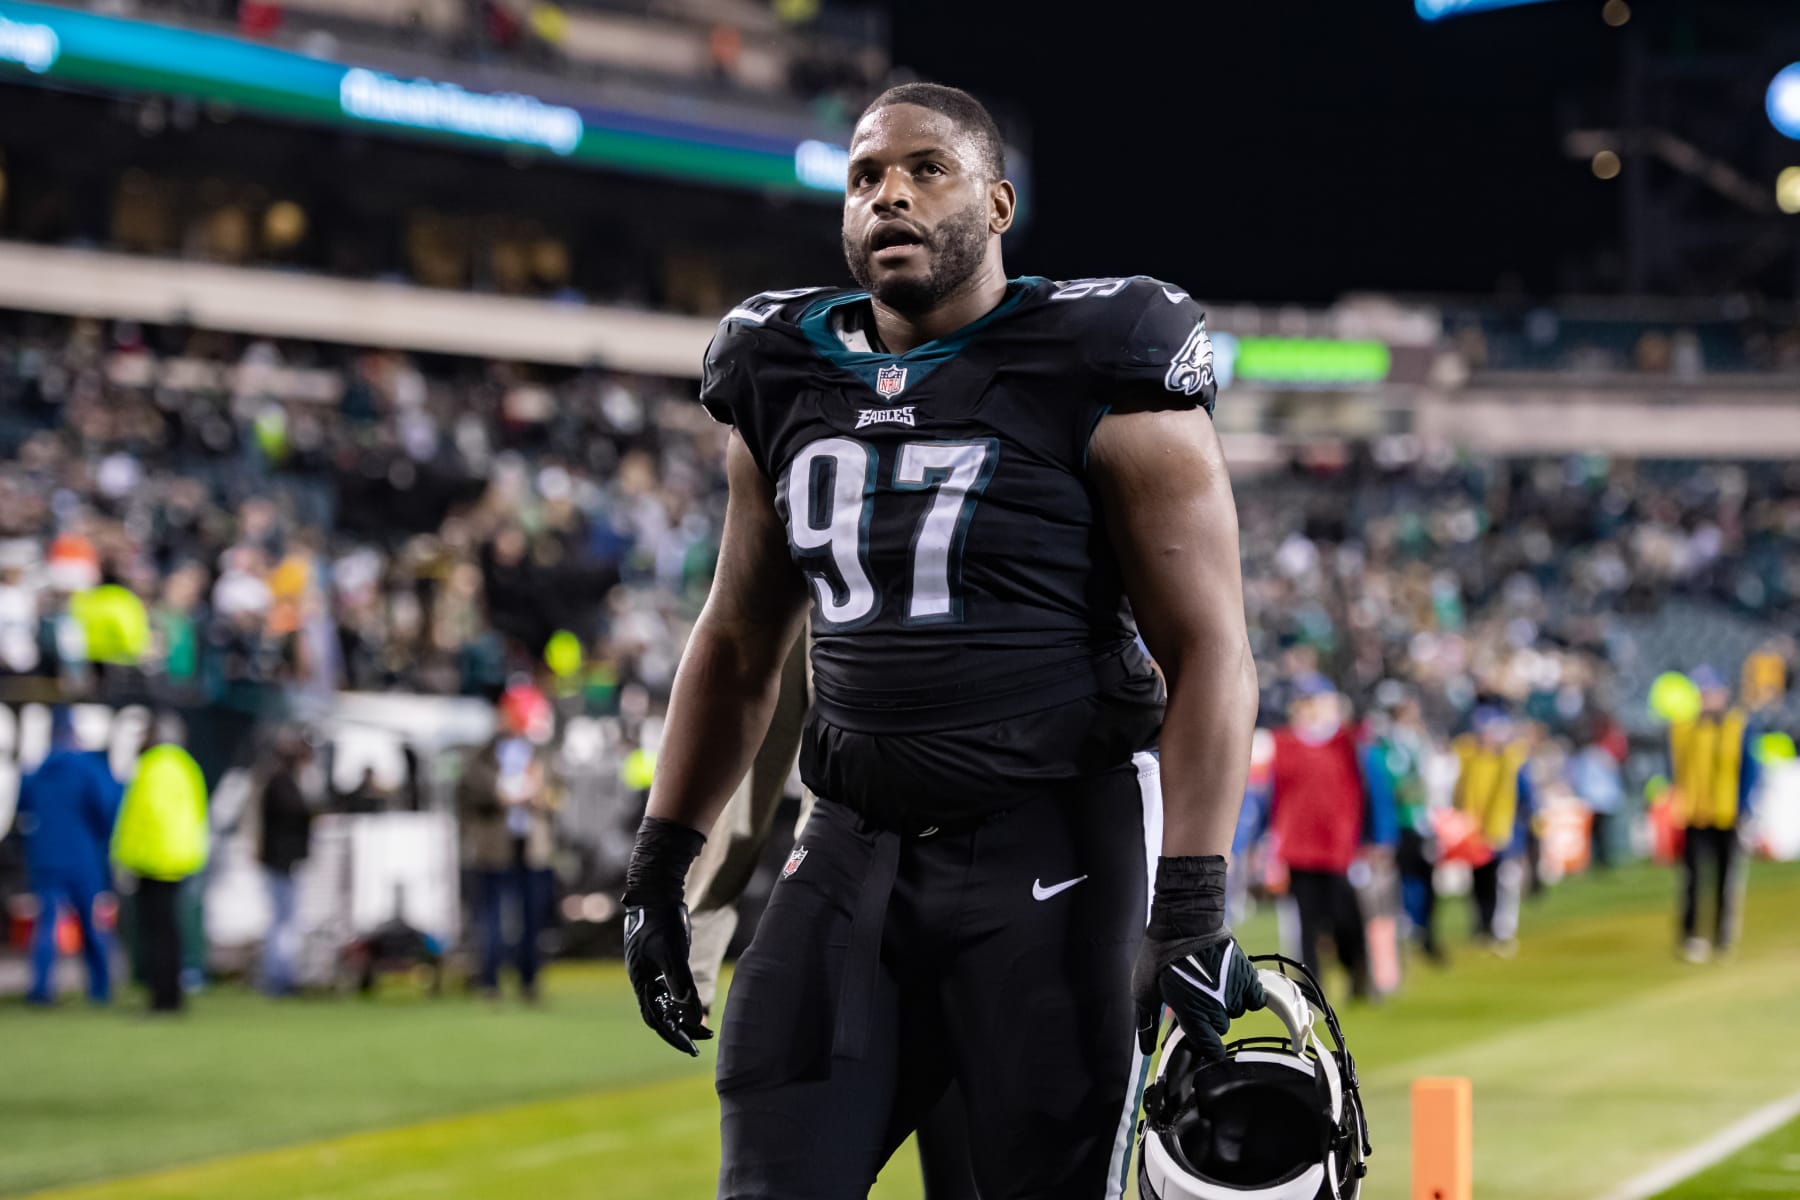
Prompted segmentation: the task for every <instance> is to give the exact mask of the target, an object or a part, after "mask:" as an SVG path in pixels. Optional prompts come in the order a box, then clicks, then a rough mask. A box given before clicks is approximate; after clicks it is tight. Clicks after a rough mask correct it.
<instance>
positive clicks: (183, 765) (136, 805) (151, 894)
mask: <svg viewBox="0 0 1800 1200" xmlns="http://www.w3.org/2000/svg"><path fill="white" fill-rule="evenodd" d="M207 838H208V835H207V827H206V780H205V777H204V776H202V775H201V773H200V765H199V764H198V763H196V762H195V761H194V759H193V756H192V755H190V754H189V753H188V752H187V751H186V750H184V749H182V747H181V729H180V724H179V719H178V718H175V717H174V716H173V715H172V714H164V715H163V716H161V717H159V718H158V719H157V721H156V724H155V727H154V732H153V735H152V740H151V744H150V746H149V747H148V748H147V749H145V751H144V752H143V753H142V754H141V755H139V756H138V761H137V769H136V770H135V771H134V772H133V774H132V777H131V783H130V784H129V785H128V786H127V787H126V789H125V799H124V801H123V803H121V804H120V806H119V819H118V822H117V823H116V824H115V825H114V826H113V838H112V860H113V862H114V863H115V864H117V865H118V866H119V867H121V868H123V869H124V870H126V871H129V872H131V873H132V874H133V875H135V876H137V930H138V938H139V940H140V943H141V945H142V947H143V955H144V973H145V976H146V977H147V981H148V983H149V985H150V1008H151V1010H152V1011H153V1012H178V1011H180V1009H181V1003H182V993H181V927H180V924H179V922H178V921H177V919H176V907H175V901H176V895H177V893H178V892H179V890H180V887H181V881H182V880H184V879H186V878H187V877H188V876H190V875H193V874H194V873H195V872H197V871H199V870H200V869H201V868H202V867H204V866H205V865H206V855H207Z"/></svg>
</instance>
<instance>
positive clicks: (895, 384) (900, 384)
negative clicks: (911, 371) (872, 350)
mask: <svg viewBox="0 0 1800 1200" xmlns="http://www.w3.org/2000/svg"><path fill="white" fill-rule="evenodd" d="M905 387H906V368H905V367H903V366H901V365H900V364H899V363H895V364H894V365H893V366H891V367H883V368H881V370H879V371H877V372H875V390H876V391H878V392H880V393H881V394H882V395H884V396H898V395H899V394H900V393H901V391H903V390H904V389H905Z"/></svg>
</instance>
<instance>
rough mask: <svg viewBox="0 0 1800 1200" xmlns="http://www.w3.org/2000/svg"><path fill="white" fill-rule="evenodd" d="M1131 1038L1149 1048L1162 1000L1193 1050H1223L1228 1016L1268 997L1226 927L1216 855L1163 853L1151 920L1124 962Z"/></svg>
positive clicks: (1221, 866)
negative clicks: (1131, 1003)
mask: <svg viewBox="0 0 1800 1200" xmlns="http://www.w3.org/2000/svg"><path fill="white" fill-rule="evenodd" d="M1131 992H1132V997H1133V999H1134V1000H1135V1001H1136V1005H1137V1033H1138V1046H1139V1048H1140V1049H1142V1050H1143V1052H1144V1053H1145V1054H1152V1053H1154V1052H1155V1050H1156V1037H1157V1033H1158V1031H1159V1030H1160V1028H1161V1026H1162V1010H1163V1005H1165V1004H1166V1005H1168V1006H1169V1008H1170V1009H1171V1010H1173V1011H1174V1013H1175V1020H1176V1021H1177V1022H1179V1023H1180V1025H1181V1031H1182V1032H1183V1033H1184V1034H1186V1035H1187V1037H1188V1038H1189V1039H1190V1040H1191V1041H1192V1042H1193V1043H1194V1048H1195V1050H1196V1051H1198V1052H1199V1053H1200V1054H1202V1055H1204V1056H1205V1057H1207V1058H1210V1059H1220V1058H1223V1057H1225V1032H1226V1030H1228V1029H1230V1028H1231V1019H1232V1018H1233V1017H1241V1016H1243V1015H1244V1014H1245V1013H1246V1012H1248V1011H1249V1010H1250V1009H1253V1008H1261V1007H1263V1005H1264V1004H1266V1003H1267V1002H1268V998H1267V997H1266V996H1265V995H1264V994H1263V986H1262V981H1261V980H1260V979H1258V978H1257V977H1256V968H1255V967H1254V966H1252V965H1251V963H1250V960H1249V958H1247V957H1246V956H1245V954H1244V952H1243V951H1242V950H1241V949H1239V948H1238V944H1237V941H1236V940H1235V939H1234V938H1233V937H1232V936H1231V933H1230V931H1229V930H1227V929H1226V928H1225V859H1224V857H1223V856H1222V855H1217V854H1207V855H1192V856H1181V857H1174V858H1170V857H1167V856H1165V857H1163V858H1161V859H1159V860H1158V861H1157V866H1156V896H1155V899H1154V900H1153V901H1152V903H1151V905H1150V926H1149V928H1148V929H1146V930H1145V931H1144V944H1143V947H1142V949H1140V950H1139V951H1138V958H1137V963H1136V965H1134V966H1133V967H1132V970H1131Z"/></svg>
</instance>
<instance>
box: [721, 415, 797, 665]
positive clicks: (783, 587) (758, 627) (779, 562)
mask: <svg viewBox="0 0 1800 1200" xmlns="http://www.w3.org/2000/svg"><path fill="white" fill-rule="evenodd" d="M725 473H726V478H727V480H728V482H729V484H730V489H731V490H730V495H729V496H728V497H727V499H726V502H725V528H724V532H723V534H722V535H721V537H720V541H719V564H718V567H717V569H716V571H715V572H714V574H713V583H712V591H711V593H710V594H709V595H708V596H707V599H706V609H705V611H704V612H703V613H702V614H701V620H702V621H705V622H707V623H709V624H711V625H713V626H715V627H722V628H725V629H729V630H732V631H738V632H742V633H745V634H748V635H754V636H764V637H772V638H776V639H779V641H780V644H781V646H782V648H783V650H784V651H785V648H786V646H787V645H788V643H789V641H791V640H792V638H793V636H794V634H795V633H797V632H798V629H799V622H800V617H801V614H802V613H803V612H804V611H805V608H806V587H805V580H804V579H803V577H802V576H801V574H800V572H799V570H798V569H797V568H796V567H795V566H794V561H793V559H792V558H791V557H790V556H789V554H788V544H787V531H786V530H785V529H783V528H782V525H781V518H780V515H779V514H778V513H777V512H776V511H775V488H774V485H773V484H772V483H771V482H770V481H769V478H768V476H766V475H764V474H763V473H762V470H761V468H759V467H758V466H757V465H756V459H755V456H754V455H752V454H751V452H750V448H749V447H748V446H747V445H745V444H744V439H743V437H742V436H740V435H739V434H738V432H737V431H736V430H735V429H734V430H733V431H732V433H731V438H730V441H729V444H728V445H727V448H726V451H725Z"/></svg>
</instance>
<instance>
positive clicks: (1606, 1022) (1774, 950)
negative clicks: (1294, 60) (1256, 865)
mask: <svg viewBox="0 0 1800 1200" xmlns="http://www.w3.org/2000/svg"><path fill="white" fill-rule="evenodd" d="M1673 886H1674V881H1673V877H1672V875H1671V874H1670V873H1668V872H1666V871H1659V870H1655V869H1652V868H1647V867H1646V868H1636V869H1632V870H1629V871H1624V872H1620V873H1618V874H1617V875H1615V876H1613V877H1610V878H1595V879H1577V880H1573V881H1571V882H1569V883H1567V884H1565V885H1564V886H1562V887H1560V888H1558V889H1555V890H1554V891H1552V892H1551V893H1550V894H1549V895H1547V896H1545V897H1544V898H1543V899H1542V900H1540V901H1538V902H1536V903H1535V904H1532V905H1528V907H1527V909H1526V913H1525V918H1524V934H1523V939H1522V945H1521V949H1520V952H1519V954H1518V956H1517V957H1516V958H1513V959H1509V960H1501V959H1497V958H1493V957H1490V956H1487V955H1485V954H1481V953H1478V952H1476V951H1474V950H1472V949H1465V950H1463V951H1462V952H1461V953H1460V954H1459V955H1458V956H1457V959H1456V962H1455V963H1454V965H1453V966H1452V967H1451V968H1450V969H1449V970H1447V971H1441V972H1440V971H1433V970H1429V969H1424V968H1421V969H1420V970H1418V971H1416V972H1414V974H1413V975H1412V976H1411V978H1410V979H1409V980H1408V984H1407V987H1406V989H1405V991H1404V992H1403V994H1402V995H1400V996H1399V997H1397V998H1395V999H1393V1000H1391V1001H1390V1002H1388V1003H1387V1004H1385V1005H1383V1006H1381V1007H1378V1008H1372V1009H1351V1010H1348V1011H1346V1012H1345V1013H1344V1017H1345V1022H1346V1026H1347V1031H1348V1033H1349V1037H1350V1041H1351V1046H1352V1049H1353V1050H1354V1051H1355V1053H1356V1056H1357V1061H1358V1063H1359V1066H1360V1068H1361V1071H1362V1076H1363V1080H1364V1095H1365V1098H1366V1100H1367V1101H1368V1105H1369V1112H1370V1121H1371V1125H1372V1127H1373V1130H1374V1138H1375V1143H1376V1156H1375V1158H1374V1160H1373V1161H1372V1164H1371V1167H1372V1171H1371V1176H1370V1179H1369V1183H1368V1187H1367V1188H1366V1190H1365V1193H1364V1194H1365V1195H1367V1196H1370V1197H1373V1198H1376V1200H1388V1198H1393V1197H1402V1196H1405V1195H1406V1190H1407V1179H1408V1169H1409V1146H1408V1130H1407V1125H1408V1116H1407V1095H1408V1087H1409V1085H1410V1082H1411V1080H1412V1079H1413V1078H1415V1077H1417V1076H1420V1075H1439V1074H1457V1075H1468V1076H1470V1077H1471V1078H1472V1079H1473V1080H1474V1084H1475V1106H1476V1134H1475V1140H1476V1187H1477V1193H1478V1195H1479V1196H1481V1197H1482V1200H1503V1198H1512V1197H1517V1198H1519V1200H1526V1198H1529V1200H1565V1198H1566V1200H1594V1198H1596V1197H1599V1196H1601V1195H1603V1194H1604V1193H1605V1192H1606V1191H1607V1190H1609V1189H1610V1188H1612V1187H1614V1186H1616V1185H1618V1184H1619V1183H1620V1182H1622V1181H1624V1180H1626V1179H1629V1178H1631V1177H1633V1176H1635V1175H1637V1174H1639V1173H1640V1172H1642V1171H1644V1170H1646V1169H1647V1168H1649V1167H1651V1166H1654V1165H1655V1164H1656V1163H1657V1162H1658V1161H1659V1160H1661V1159H1665V1158H1668V1157H1670V1156H1672V1155H1674V1154H1676V1153H1678V1152H1680V1151H1681V1150H1682V1149H1684V1148H1686V1147H1688V1146H1691V1145H1693V1144H1695V1143H1697V1142H1700V1141H1703V1140H1705V1139H1706V1138H1707V1137H1708V1136H1709V1135H1711V1134H1712V1133H1713V1132H1715V1131H1716V1130H1718V1129H1720V1128H1723V1127H1724V1126H1726V1125H1729V1124H1731V1123H1732V1122H1733V1121H1736V1120H1738V1119H1739V1118H1741V1117H1743V1116H1744V1115H1745V1114H1746V1113H1749V1112H1751V1111H1752V1110H1754V1109H1756V1108H1758V1107H1760V1106H1762V1105H1765V1104H1768V1103H1769V1102H1771V1101H1773V1100H1776V1099H1778V1098H1780V1097H1782V1096H1785V1095H1787V1094H1789V1093H1791V1092H1792V1091H1793V1090H1794V1089H1795V1088H1796V1086H1800V1051H1797V1050H1796V1049H1795V1048H1794V1043H1793V1037H1792V1024H1793V1018H1794V1008H1793V1004H1794V998H1795V997H1796V996H1800V921H1796V920H1795V916H1796V915H1800V868H1796V867H1775V866H1769V865H1766V864H1757V865H1756V866H1755V868H1754V869H1753V871H1752V877H1751V884H1750V901H1749V907H1748V912H1747V919H1746V934H1745V938H1744V941H1743V944H1742V946H1741V948H1740V949H1739V950H1738V951H1737V952H1736V953H1735V954H1734V955H1733V956H1732V957H1731V958H1730V959H1728V960H1726V961H1723V962H1719V963H1714V964H1711V965H1708V966H1705V967H1693V966H1688V965H1686V964H1683V963H1680V962H1677V961H1676V960H1675V959H1674V957H1673V955H1672V954H1671V953H1670V945H1671V940H1672V939H1671V930H1670V910H1671V903H1670V901H1671V892H1672V889H1673ZM1445 921H1446V928H1447V929H1451V930H1456V929H1459V928H1460V927H1461V926H1462V925H1463V923H1464V921H1465V914H1464V912H1463V910H1462V909H1461V907H1460V906H1456V905H1452V906H1451V907H1450V910H1449V912H1448V913H1447V914H1446V916H1445ZM1241 933H1242V935H1243V938H1244V940H1245V942H1246V943H1247V944H1249V945H1250V946H1251V947H1252V948H1253V949H1254V948H1261V947H1266V946H1270V945H1272V943H1273V931H1272V928H1271V926H1270V923H1269V921H1268V919H1267V918H1266V917H1265V918H1259V919H1258V920H1256V921H1253V922H1251V923H1250V924H1249V925H1248V926H1247V927H1246V928H1245V929H1244V930H1242V931H1241ZM1454 940H1455V939H1453V942H1454ZM710 1070H711V1062H710V1056H708V1057H705V1058H702V1059H701V1060H699V1061H697V1062H696V1061H691V1060H687V1059H684V1058H682V1057H680V1056H678V1055H675V1054H674V1053H672V1052H670V1051H669V1050H668V1049H667V1048H666V1047H664V1046H663V1045H662V1043H661V1042H659V1041H657V1040H656V1039H655V1038H654V1037H653V1036H651V1035H650V1034H649V1033H647V1032H646V1031H645V1030H643V1029H642V1028H640V1027H639V1026H638V1022H637V1014H636V1009H635V1006H634V1004H633V1003H632V1001H631V999H630V996H629V992H628V989H627V987H626V984H625V981H624V978H623V974H622V972H621V971H620V970H619V969H618V968H617V967H616V966H606V967H569V968H564V969H561V970H559V971H557V972H555V973H554V974H553V976H552V982H551V988H550V1003H549V1005H548V1006H547V1007H546V1008H544V1009H542V1010H527V1009H521V1008H518V1007H514V1006H506V1007H502V1008H499V1009H493V1008H489V1007H488V1006H486V1005H485V1004H482V1003H480V1002H478V1001H474V1000H465V999H460V998H458V999H445V1000H439V1001H430V1000H427V999H424V998H421V997H418V996H416V995H414V994H412V993H411V992H410V991H409V990H408V989H406V988H405V987H394V988H390V989H388V990H387V991H386V992H385V993H384V994H383V995H382V996H381V997H378V998H377V999H375V1000H373V1001H367V1002H364V1001H355V1000H338V999H320V1000H307V1001H301V1002H297V1003H290V1004H281V1005H278V1004H273V1003H270V1002H268V1001H265V1000H263V999H261V998H260V997H257V996H254V995H251V994H248V993H244V992H239V991H235V990H223V989H222V990H218V991H215V992H212V993H209V994H207V995H205V996H202V997H200V998H199V1000H198V1002H197V1003H196V1004H195V1005H194V1007H193V1009H192V1011H191V1012H190V1013H189V1014H188V1015H187V1016H185V1017H183V1018H180V1019H177V1020H173V1021H169V1020H163V1021H152V1020H149V1019H146V1018H143V1017H140V1016H137V1015H134V1013H133V1012H132V1011H131V1010H130V1009H120V1010H116V1011H89V1010H86V1009H84V1008H82V1007H80V1006H78V1005H76V1004H74V1003H68V1004H65V1005H64V1007H63V1008H61V1009H60V1010H58V1011H55V1012H49V1013H44V1012H36V1011H29V1010H26V1009H24V1008H23V1007H20V1006H15V1005H10V1004H9V1005H6V1006H0V1071H3V1072H4V1084H3V1085H0V1195H6V1196H15V1195H22V1194H39V1193H41V1194H42V1196H43V1197H44V1198H45V1200H48V1198H49V1197H55V1200H114V1198H117V1200H125V1198H127V1197H130V1198H132V1200H140V1198H144V1197H151V1198H158V1197H161V1198H171V1200H172V1198H177V1197H179V1198H183V1200H188V1198H192V1200H213V1198H221V1200H222V1198H226V1197H230V1198H232V1200H299V1198H301V1197H315V1196H317V1197H325V1196H329V1197H334V1198H341V1200H359V1198H368V1200H375V1198H383V1200H404V1198H405V1197H410V1196H420V1197H424V1196H430V1197H434V1198H439V1200H461V1198H464V1197H467V1198H470V1200H473V1198H476V1197H481V1198H490V1197H496V1196H513V1195H531V1196H538V1197H546V1198H555V1197H571V1198H574V1197H590V1196H591V1197H604V1198H606V1200H671V1198H674V1200H685V1198H688V1197H693V1198H696V1200H699V1198H703V1197H707V1196H710V1195H711V1194H712V1185H713V1176H714V1172H715V1171H716V1167H717V1144H716V1126H717V1118H716V1108H715V1106H714V1102H713V1098H712V1092H711V1087H710ZM1797 1170H1800V1130H1796V1128H1795V1127H1793V1126H1789V1127H1788V1128H1786V1129H1785V1130H1782V1131H1778V1132H1777V1133H1775V1134H1773V1135H1771V1136H1770V1137H1769V1138H1767V1139H1765V1140H1764V1142H1759V1143H1757V1144H1756V1145H1754V1146H1752V1147H1750V1148H1748V1149H1746V1150H1745V1151H1743V1152H1742V1153H1741V1154H1739V1155H1737V1156H1734V1157H1733V1158H1732V1159H1730V1160H1728V1161H1727V1162H1725V1163H1722V1164H1720V1165H1719V1166H1718V1167H1717V1168H1714V1169H1712V1170H1709V1171H1707V1172H1704V1173H1702V1174H1700V1175H1698V1176H1695V1177H1694V1178H1692V1179H1690V1180H1688V1181H1687V1182H1686V1183H1684V1184H1682V1185H1680V1186H1679V1187H1678V1188H1677V1189H1676V1190H1675V1191H1674V1192H1671V1193H1670V1194H1669V1195H1670V1196H1671V1198H1676V1197H1678V1198H1679V1200H1725V1198H1727V1197H1731V1198H1737V1197H1746V1196H1756V1195H1795V1194H1800V1174H1796V1171H1797ZM1779 1179H1787V1180H1788V1181H1789V1182H1790V1183H1793V1184H1796V1185H1797V1186H1792V1187H1785V1190H1780V1189H1777V1190H1758V1189H1759V1188H1762V1187H1763V1185H1764V1184H1767V1183H1768V1181H1771V1180H1779ZM1747 1181H1748V1182H1747ZM1755 1181H1762V1183H1757V1182H1755ZM1784 1186H1785V1185H1784ZM918 1192H919V1188H918V1182H917V1169H916V1166H915V1164H914V1161H913V1159H912V1157H911V1155H910V1152H909V1151H904V1150H903V1151H902V1152H901V1153H900V1154H899V1155H898V1156H897V1157H896V1158H895V1160H894V1162H893V1163H892V1164H891V1165H890V1167H889V1169H888V1171H887V1173H886V1174H885V1175H884V1176H883V1179H882V1181H881V1183H880V1185H879V1186H878V1187H877V1188H876V1190H875V1192H874V1195H875V1196H876V1197H879V1198H880V1200H899V1198H902V1197H911V1196H917V1195H918Z"/></svg>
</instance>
